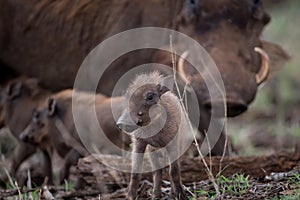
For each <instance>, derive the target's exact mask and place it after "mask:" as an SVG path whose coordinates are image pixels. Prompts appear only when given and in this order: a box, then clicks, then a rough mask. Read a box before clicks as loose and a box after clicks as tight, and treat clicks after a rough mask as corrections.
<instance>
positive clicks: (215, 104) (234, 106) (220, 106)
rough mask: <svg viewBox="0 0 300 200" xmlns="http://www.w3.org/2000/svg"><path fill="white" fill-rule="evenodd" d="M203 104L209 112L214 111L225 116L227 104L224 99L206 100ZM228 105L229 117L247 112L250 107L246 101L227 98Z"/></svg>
mask: <svg viewBox="0 0 300 200" xmlns="http://www.w3.org/2000/svg"><path fill="white" fill-rule="evenodd" d="M203 106H204V108H205V109H207V110H208V111H209V112H214V113H215V114H216V115H217V116H220V117H224V116H225V114H224V113H225V106H224V101H223V100H222V99H220V100H214V101H205V102H204V103H203ZM226 107H227V108H226V110H227V114H226V115H227V117H235V116H238V115H239V114H241V113H243V112H245V111H246V110H247V109H248V105H247V104H246V103H244V102H243V101H237V100H226Z"/></svg>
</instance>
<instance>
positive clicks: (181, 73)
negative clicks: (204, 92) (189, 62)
mask: <svg viewBox="0 0 300 200" xmlns="http://www.w3.org/2000/svg"><path fill="white" fill-rule="evenodd" d="M188 54H189V52H188V51H185V52H183V53H182V54H181V56H180V58H179V60H178V74H179V76H180V77H181V78H182V80H183V81H184V82H185V83H186V84H190V80H189V78H188V77H187V76H186V74H185V72H184V60H185V59H186V57H187V56H188Z"/></svg>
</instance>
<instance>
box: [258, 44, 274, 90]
mask: <svg viewBox="0 0 300 200" xmlns="http://www.w3.org/2000/svg"><path fill="white" fill-rule="evenodd" d="M254 51H256V52H257V53H259V54H260V55H261V66H260V70H259V72H258V73H257V74H256V75H255V80H256V83H257V85H260V84H261V83H263V82H264V81H265V80H266V79H267V78H268V76H269V72H270V66H269V62H270V60H269V56H268V54H267V53H266V52H265V51H264V50H263V49H262V48H260V47H255V48H254Z"/></svg>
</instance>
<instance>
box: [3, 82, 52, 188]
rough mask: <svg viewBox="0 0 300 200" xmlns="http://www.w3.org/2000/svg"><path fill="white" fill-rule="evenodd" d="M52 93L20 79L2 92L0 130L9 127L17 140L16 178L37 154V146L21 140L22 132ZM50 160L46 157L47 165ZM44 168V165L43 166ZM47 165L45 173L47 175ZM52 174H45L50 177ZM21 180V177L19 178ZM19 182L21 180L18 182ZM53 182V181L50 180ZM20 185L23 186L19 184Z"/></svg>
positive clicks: (14, 162)
mask: <svg viewBox="0 0 300 200" xmlns="http://www.w3.org/2000/svg"><path fill="white" fill-rule="evenodd" d="M49 95H50V93H49V92H48V91H46V90H44V89H42V88H41V87H40V86H39V84H38V81H37V80H36V79H33V78H26V77H20V78H17V79H14V80H12V81H10V82H9V83H8V84H7V86H6V88H4V89H3V90H2V91H1V97H0V128H2V126H4V125H5V126H7V127H8V128H9V129H10V131H11V133H12V134H13V136H14V137H15V138H16V139H17V142H18V144H17V147H16V148H15V150H14V152H13V154H12V156H11V157H10V159H11V171H10V173H11V174H12V175H13V176H15V175H16V171H17V170H18V168H19V166H20V165H21V164H22V163H23V161H25V160H26V159H27V158H29V157H30V156H31V155H33V154H34V153H35V152H36V146H34V145H31V144H28V143H25V142H24V141H22V140H20V139H19V136H20V134H21V132H22V131H23V130H24V129H25V128H26V126H27V125H28V124H29V123H30V120H31V118H32V113H33V111H34V109H35V108H36V107H37V106H38V105H40V104H41V103H42V102H43V101H44V100H45V99H46V98H47V96H49ZM47 161H48V158H47V157H45V163H47ZM41 166H42V165H41ZM47 168H48V166H47V164H45V169H43V170H44V171H45V173H47V171H48V170H47ZM49 175H50V174H45V176H49ZM17 178H19V177H17ZM18 181H19V180H18ZM49 182H51V179H50V180H49ZM19 184H22V183H20V182H19Z"/></svg>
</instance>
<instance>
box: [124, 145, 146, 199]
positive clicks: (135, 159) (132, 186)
mask: <svg viewBox="0 0 300 200" xmlns="http://www.w3.org/2000/svg"><path fill="white" fill-rule="evenodd" d="M146 146H147V144H146V143H144V142H141V141H134V142H133V156H132V169H131V177H130V183H129V186H128V195H127V198H128V199H129V200H135V199H136V196H137V190H138V187H139V183H140V176H139V173H137V172H141V169H142V167H143V158H144V153H145V149H146Z"/></svg>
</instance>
